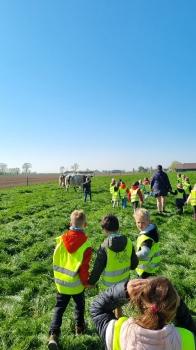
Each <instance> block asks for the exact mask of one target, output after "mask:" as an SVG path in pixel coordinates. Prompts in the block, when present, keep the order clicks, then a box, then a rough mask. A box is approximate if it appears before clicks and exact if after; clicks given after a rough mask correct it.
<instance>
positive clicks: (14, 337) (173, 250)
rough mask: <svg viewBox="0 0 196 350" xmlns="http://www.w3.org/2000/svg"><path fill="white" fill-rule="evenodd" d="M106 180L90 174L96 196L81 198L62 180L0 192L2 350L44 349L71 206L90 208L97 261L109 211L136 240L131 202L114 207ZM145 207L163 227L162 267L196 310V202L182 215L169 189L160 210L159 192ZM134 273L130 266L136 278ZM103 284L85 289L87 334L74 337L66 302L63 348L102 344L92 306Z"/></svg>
mask: <svg viewBox="0 0 196 350" xmlns="http://www.w3.org/2000/svg"><path fill="white" fill-rule="evenodd" d="M187 174H188V176H189V178H190V182H191V184H192V185H193V184H194V183H196V173H187ZM146 175H150V174H146ZM144 176H145V174H143V175H142V177H144ZM140 177H141V176H140ZM169 178H170V181H171V183H172V186H173V189H174V188H175V186H176V174H173V173H171V174H169ZM122 179H123V180H124V181H125V182H126V183H127V185H128V186H130V185H131V184H132V183H133V181H135V180H138V175H128V176H123V177H122ZM109 182H110V178H108V177H97V178H96V177H95V178H93V179H92V192H93V202H92V203H90V202H86V203H84V202H83V195H82V193H81V192H76V193H75V192H74V191H73V189H72V188H71V189H70V192H69V193H66V192H65V190H64V189H60V188H58V183H47V184H44V185H32V186H29V187H26V186H25V187H16V188H11V189H6V190H2V191H1V192H0V232H1V234H0V295H1V296H0V303H1V308H0V322H1V328H0V349H2V350H8V349H12V350H30V349H31V350H32V349H35V350H42V349H46V348H47V347H46V342H47V340H48V330H49V327H50V321H51V317H52V313H53V307H54V304H55V296H56V287H55V284H54V281H53V271H52V257H53V250H54V246H55V237H57V236H59V235H61V234H63V233H64V232H65V231H66V230H67V229H68V228H69V222H70V214H71V212H72V211H73V210H75V209H83V210H84V211H85V212H86V214H87V220H88V225H87V229H86V232H87V234H88V236H89V239H90V241H91V243H92V247H93V261H94V259H95V256H96V251H97V249H98V247H99V245H100V243H101V242H102V241H103V240H104V238H105V236H104V234H103V231H102V229H101V226H100V221H101V219H102V217H103V216H104V215H105V214H107V213H111V212H114V213H115V214H116V215H117V217H118V219H119V222H120V232H121V233H124V234H125V235H127V236H128V237H130V238H131V239H132V241H133V243H134V244H135V242H136V239H137V234H138V230H137V228H136V225H135V222H134V218H133V209H132V206H131V203H130V202H128V207H127V208H126V209H125V210H122V209H121V208H115V209H112V205H111V203H110V200H111V195H110V192H109ZM143 207H144V208H147V209H148V210H149V211H150V213H151V219H152V222H153V223H155V224H156V225H157V226H158V229H159V233H160V248H161V265H160V270H159V274H160V275H165V276H167V277H169V278H170V279H171V280H172V281H173V283H174V284H175V286H176V288H177V289H178V292H179V294H180V296H181V297H182V298H183V299H184V300H185V301H186V303H187V304H188V306H189V308H190V309H191V312H192V315H193V317H195V316H196V300H195V295H196V283H195V276H196V245H195V238H196V222H195V221H194V220H193V213H192V207H191V206H186V207H185V210H184V214H183V216H179V215H178V214H177V210H176V207H175V197H174V196H171V195H169V196H168V199H167V206H166V212H165V213H163V214H162V215H160V214H158V213H157V210H156V205H155V199H154V198H149V199H148V200H147V201H146V202H145V203H144V205H143ZM93 261H92V264H93ZM134 276H135V275H134V272H131V278H134ZM99 285H100V283H98V284H97V286H96V288H95V289H91V290H87V291H86V292H85V295H86V315H85V316H86V317H85V318H86V321H87V322H88V330H87V333H86V334H85V335H84V336H81V337H79V338H75V337H74V317H73V309H74V308H73V303H70V305H69V306H68V308H67V310H66V312H65V314H64V319H63V325H62V329H61V331H62V334H61V337H60V344H61V347H62V349H63V350H68V349H69V350H76V349H77V350H86V349H88V350H92V349H93V350H95V349H100V350H102V349H104V346H103V344H102V342H101V340H100V339H99V337H98V334H97V332H96V330H95V327H94V325H93V323H92V321H91V318H90V315H89V312H88V309H89V306H90V305H91V303H92V301H93V299H94V298H95V297H96V296H97V295H98V294H99V292H100V289H99ZM195 320H196V318H195Z"/></svg>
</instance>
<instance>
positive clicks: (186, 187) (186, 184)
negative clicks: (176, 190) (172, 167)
mask: <svg viewBox="0 0 196 350" xmlns="http://www.w3.org/2000/svg"><path fill="white" fill-rule="evenodd" d="M183 188H184V190H185V193H186V199H188V196H189V194H190V193H191V190H192V186H191V184H190V181H189V178H188V177H186V178H185V182H184V183H183Z"/></svg>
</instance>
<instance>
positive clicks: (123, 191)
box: [119, 180, 129, 209]
mask: <svg viewBox="0 0 196 350" xmlns="http://www.w3.org/2000/svg"><path fill="white" fill-rule="evenodd" d="M119 190H120V197H121V200H122V208H123V209H125V208H126V207H127V199H128V192H129V189H128V187H127V185H126V184H125V182H124V181H122V180H121V182H120V187H119Z"/></svg>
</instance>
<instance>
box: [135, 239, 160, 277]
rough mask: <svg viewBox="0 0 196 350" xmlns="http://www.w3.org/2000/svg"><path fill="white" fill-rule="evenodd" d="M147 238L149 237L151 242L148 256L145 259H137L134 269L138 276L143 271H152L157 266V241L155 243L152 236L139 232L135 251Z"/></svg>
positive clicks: (158, 255) (155, 269)
mask: <svg viewBox="0 0 196 350" xmlns="http://www.w3.org/2000/svg"><path fill="white" fill-rule="evenodd" d="M147 239H151V240H152V242H153V245H152V247H151V249H150V252H149V254H148V256H147V257H146V258H145V260H139V264H138V266H137V268H136V269H135V271H136V272H137V273H138V275H139V276H141V275H142V274H143V272H148V273H154V272H155V271H157V270H158V268H159V262H160V251H159V249H160V248H159V243H156V242H155V241H154V240H153V239H152V238H150V237H148V236H146V235H144V234H140V235H139V237H138V239H137V252H139V250H140V248H141V245H142V243H143V242H144V241H146V240H147Z"/></svg>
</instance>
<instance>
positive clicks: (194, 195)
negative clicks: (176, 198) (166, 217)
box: [187, 184, 196, 221]
mask: <svg viewBox="0 0 196 350" xmlns="http://www.w3.org/2000/svg"><path fill="white" fill-rule="evenodd" d="M188 203H191V205H192V207H193V213H194V214H193V215H194V220H195V221H196V184H195V185H194V187H193V190H192V191H191V193H190V195H189V197H188V199H187V204H188Z"/></svg>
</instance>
